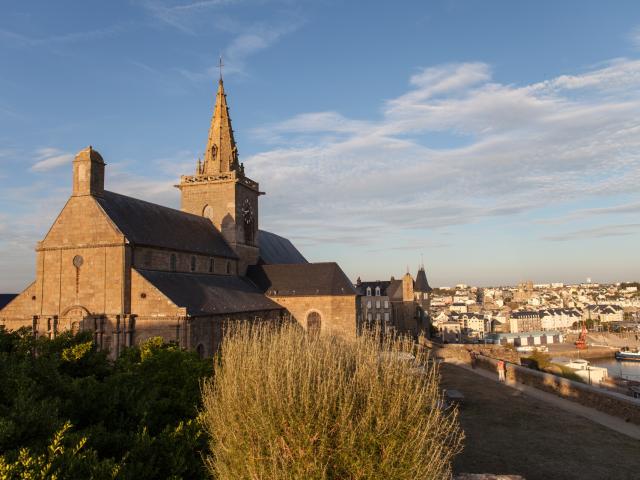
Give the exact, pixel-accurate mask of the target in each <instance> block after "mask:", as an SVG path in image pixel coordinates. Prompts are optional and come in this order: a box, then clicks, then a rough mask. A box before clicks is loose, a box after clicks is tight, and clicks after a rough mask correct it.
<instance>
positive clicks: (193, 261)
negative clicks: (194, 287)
mask: <svg viewBox="0 0 640 480" xmlns="http://www.w3.org/2000/svg"><path fill="white" fill-rule="evenodd" d="M191 271H192V272H195V271H196V257H195V256H192V257H191Z"/></svg>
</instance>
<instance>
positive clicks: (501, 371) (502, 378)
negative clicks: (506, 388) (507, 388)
mask: <svg viewBox="0 0 640 480" xmlns="http://www.w3.org/2000/svg"><path fill="white" fill-rule="evenodd" d="M504 372H505V365H504V361H503V360H498V381H499V382H505V376H504Z"/></svg>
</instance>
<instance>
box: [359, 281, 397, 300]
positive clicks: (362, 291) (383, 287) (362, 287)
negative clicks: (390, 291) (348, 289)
mask: <svg viewBox="0 0 640 480" xmlns="http://www.w3.org/2000/svg"><path fill="white" fill-rule="evenodd" d="M389 285H391V282H390V281H389V280H382V281H381V280H376V281H375V282H360V283H359V284H356V291H357V292H358V295H366V294H367V287H368V288H370V289H371V296H375V294H376V287H380V296H382V297H386V296H387V288H389Z"/></svg>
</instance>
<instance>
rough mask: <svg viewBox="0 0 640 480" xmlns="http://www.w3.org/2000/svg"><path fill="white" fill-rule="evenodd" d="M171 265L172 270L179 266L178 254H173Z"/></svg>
mask: <svg viewBox="0 0 640 480" xmlns="http://www.w3.org/2000/svg"><path fill="white" fill-rule="evenodd" d="M169 264H170V265H169V267H170V268H171V271H172V272H175V271H176V269H177V267H178V259H177V258H176V254H175V253H172V254H171V259H170V261H169Z"/></svg>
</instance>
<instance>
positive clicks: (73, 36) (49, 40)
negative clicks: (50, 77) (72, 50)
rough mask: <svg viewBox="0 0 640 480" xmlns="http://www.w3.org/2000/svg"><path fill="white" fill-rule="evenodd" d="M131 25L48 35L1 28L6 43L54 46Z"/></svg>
mask: <svg viewBox="0 0 640 480" xmlns="http://www.w3.org/2000/svg"><path fill="white" fill-rule="evenodd" d="M129 25H130V24H128V23H119V24H115V25H111V26H108V27H104V28H97V29H94V30H86V31H82V32H72V33H65V34H60V35H47V36H33V35H28V34H24V33H18V32H14V31H11V30H7V29H3V28H0V38H2V39H4V40H5V44H9V45H14V46H18V47H41V46H48V47H53V46H57V45H64V44H70V43H76V42H84V41H88V40H93V39H98V38H104V37H108V36H111V35H115V34H117V33H119V32H122V31H124V30H126V28H128V27H129Z"/></svg>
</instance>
